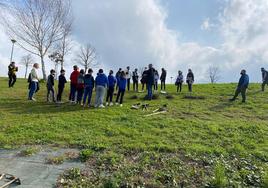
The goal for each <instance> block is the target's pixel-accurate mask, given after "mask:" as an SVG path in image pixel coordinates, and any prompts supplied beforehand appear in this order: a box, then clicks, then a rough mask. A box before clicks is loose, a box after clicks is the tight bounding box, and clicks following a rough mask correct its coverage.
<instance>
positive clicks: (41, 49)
mask: <svg viewBox="0 0 268 188" xmlns="http://www.w3.org/2000/svg"><path fill="white" fill-rule="evenodd" d="M7 4H8V6H7V7H5V8H2V9H1V13H0V20H1V23H2V24H3V25H4V28H5V29H6V32H7V34H8V35H9V36H10V37H11V38H15V39H16V40H17V44H18V45H19V46H20V47H22V48H23V49H25V50H26V51H28V52H30V53H32V54H35V55H37V56H39V57H40V60H41V65H42V72H43V78H44V79H46V69H45V61H44V58H45V55H46V54H47V52H48V50H49V49H50V48H51V47H52V45H53V44H54V43H56V42H58V41H60V40H62V39H63V38H64V33H65V28H66V25H67V24H68V23H69V21H68V20H70V19H72V18H70V16H71V14H70V9H71V3H70V0H23V1H21V0H12V1H11V0H9V1H8V3H7Z"/></svg>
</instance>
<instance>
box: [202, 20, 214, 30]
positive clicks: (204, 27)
mask: <svg viewBox="0 0 268 188" xmlns="http://www.w3.org/2000/svg"><path fill="white" fill-rule="evenodd" d="M212 27H214V24H212V23H211V22H210V18H206V19H205V20H204V21H203V23H202V24H201V30H204V31H209V30H211V28H212Z"/></svg>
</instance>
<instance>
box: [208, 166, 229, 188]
mask: <svg viewBox="0 0 268 188" xmlns="http://www.w3.org/2000/svg"><path fill="white" fill-rule="evenodd" d="M211 186H212V187H215V188H223V187H226V186H227V178H226V175H225V167H224V165H223V164H222V163H218V164H217V165H216V166H215V169H214V177H213V179H212V182H211Z"/></svg>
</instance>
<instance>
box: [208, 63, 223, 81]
mask: <svg viewBox="0 0 268 188" xmlns="http://www.w3.org/2000/svg"><path fill="white" fill-rule="evenodd" d="M207 72H208V75H209V79H210V82H211V83H212V84H214V83H216V82H217V81H219V80H220V69H219V67H217V66H210V67H209V68H208V71H207Z"/></svg>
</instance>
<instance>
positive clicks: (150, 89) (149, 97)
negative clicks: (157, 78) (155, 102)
mask: <svg viewBox="0 0 268 188" xmlns="http://www.w3.org/2000/svg"><path fill="white" fill-rule="evenodd" d="M147 91H148V100H152V98H153V84H151V83H148V84H147Z"/></svg>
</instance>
